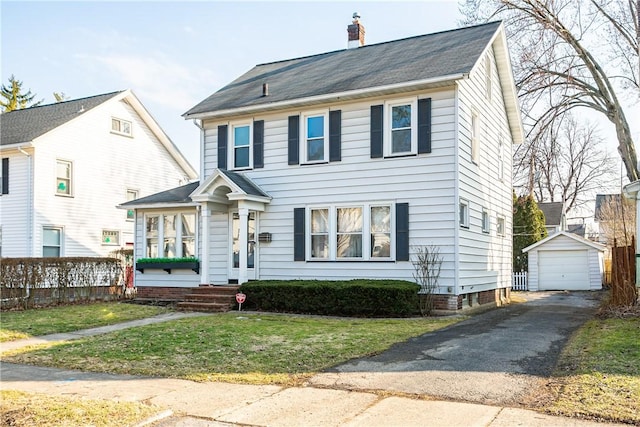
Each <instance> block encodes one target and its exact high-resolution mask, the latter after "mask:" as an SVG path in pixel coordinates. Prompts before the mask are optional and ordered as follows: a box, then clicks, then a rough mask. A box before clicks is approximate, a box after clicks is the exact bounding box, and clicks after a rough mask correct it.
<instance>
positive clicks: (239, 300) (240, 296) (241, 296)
mask: <svg viewBox="0 0 640 427" xmlns="http://www.w3.org/2000/svg"><path fill="white" fill-rule="evenodd" d="M246 299H247V296H246V295H245V294H241V293H237V294H236V302H237V303H238V304H242V303H243V302H244V300H246Z"/></svg>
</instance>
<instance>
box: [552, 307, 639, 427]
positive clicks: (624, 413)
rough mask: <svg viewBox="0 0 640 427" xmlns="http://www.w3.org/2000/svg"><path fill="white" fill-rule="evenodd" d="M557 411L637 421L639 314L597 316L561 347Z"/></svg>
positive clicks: (566, 414) (561, 413)
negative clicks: (619, 317) (636, 315)
mask: <svg viewBox="0 0 640 427" xmlns="http://www.w3.org/2000/svg"><path fill="white" fill-rule="evenodd" d="M556 374H557V375H558V376H559V377H560V378H559V381H560V385H561V390H560V394H559V396H558V399H557V400H556V402H554V403H553V404H551V405H550V406H549V407H548V408H547V410H548V412H550V413H552V414H556V415H565V416H572V417H584V418H593V419H598V420H606V421H616V422H624V423H630V424H637V425H640V318H628V319H596V320H592V321H590V322H588V323H586V324H585V325H584V326H583V327H582V328H581V329H580V330H579V331H578V332H577V333H576V334H575V335H574V336H573V337H572V339H571V341H570V343H569V344H568V345H567V347H565V349H564V351H563V353H562V356H561V361H560V363H559V365H558V369H557V372H556Z"/></svg>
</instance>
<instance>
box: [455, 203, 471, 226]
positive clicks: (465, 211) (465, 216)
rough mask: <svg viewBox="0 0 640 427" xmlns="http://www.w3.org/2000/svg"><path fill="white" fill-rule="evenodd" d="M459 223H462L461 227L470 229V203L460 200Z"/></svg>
mask: <svg viewBox="0 0 640 427" xmlns="http://www.w3.org/2000/svg"><path fill="white" fill-rule="evenodd" d="M458 215H459V217H458V222H459V223H460V227H463V228H469V202H468V201H466V200H464V199H460V203H459V207H458Z"/></svg>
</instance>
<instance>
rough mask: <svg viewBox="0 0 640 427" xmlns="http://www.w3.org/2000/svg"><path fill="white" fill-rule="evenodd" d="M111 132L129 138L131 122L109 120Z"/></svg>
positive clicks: (113, 118)
mask: <svg viewBox="0 0 640 427" xmlns="http://www.w3.org/2000/svg"><path fill="white" fill-rule="evenodd" d="M111 131H112V132H114V133H119V134H121V135H127V136H131V122H130V121H127V120H122V119H116V118H115V117H112V118H111Z"/></svg>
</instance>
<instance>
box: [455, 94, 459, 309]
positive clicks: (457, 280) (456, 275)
mask: <svg viewBox="0 0 640 427" xmlns="http://www.w3.org/2000/svg"><path fill="white" fill-rule="evenodd" d="M459 90H460V89H459V85H458V82H456V86H455V93H454V111H455V116H454V124H453V126H454V132H453V133H454V139H453V152H454V155H453V156H454V157H453V158H454V162H453V173H454V177H455V179H454V180H453V181H454V187H453V198H454V200H453V209H454V214H453V239H454V242H453V280H454V283H453V294H454V295H455V297H456V310H457V309H458V307H457V297H458V293H459V291H460V290H459V287H460V224H459V223H458V218H459V215H460V212H458V210H459V209H460V180H459V173H460V95H459Z"/></svg>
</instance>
